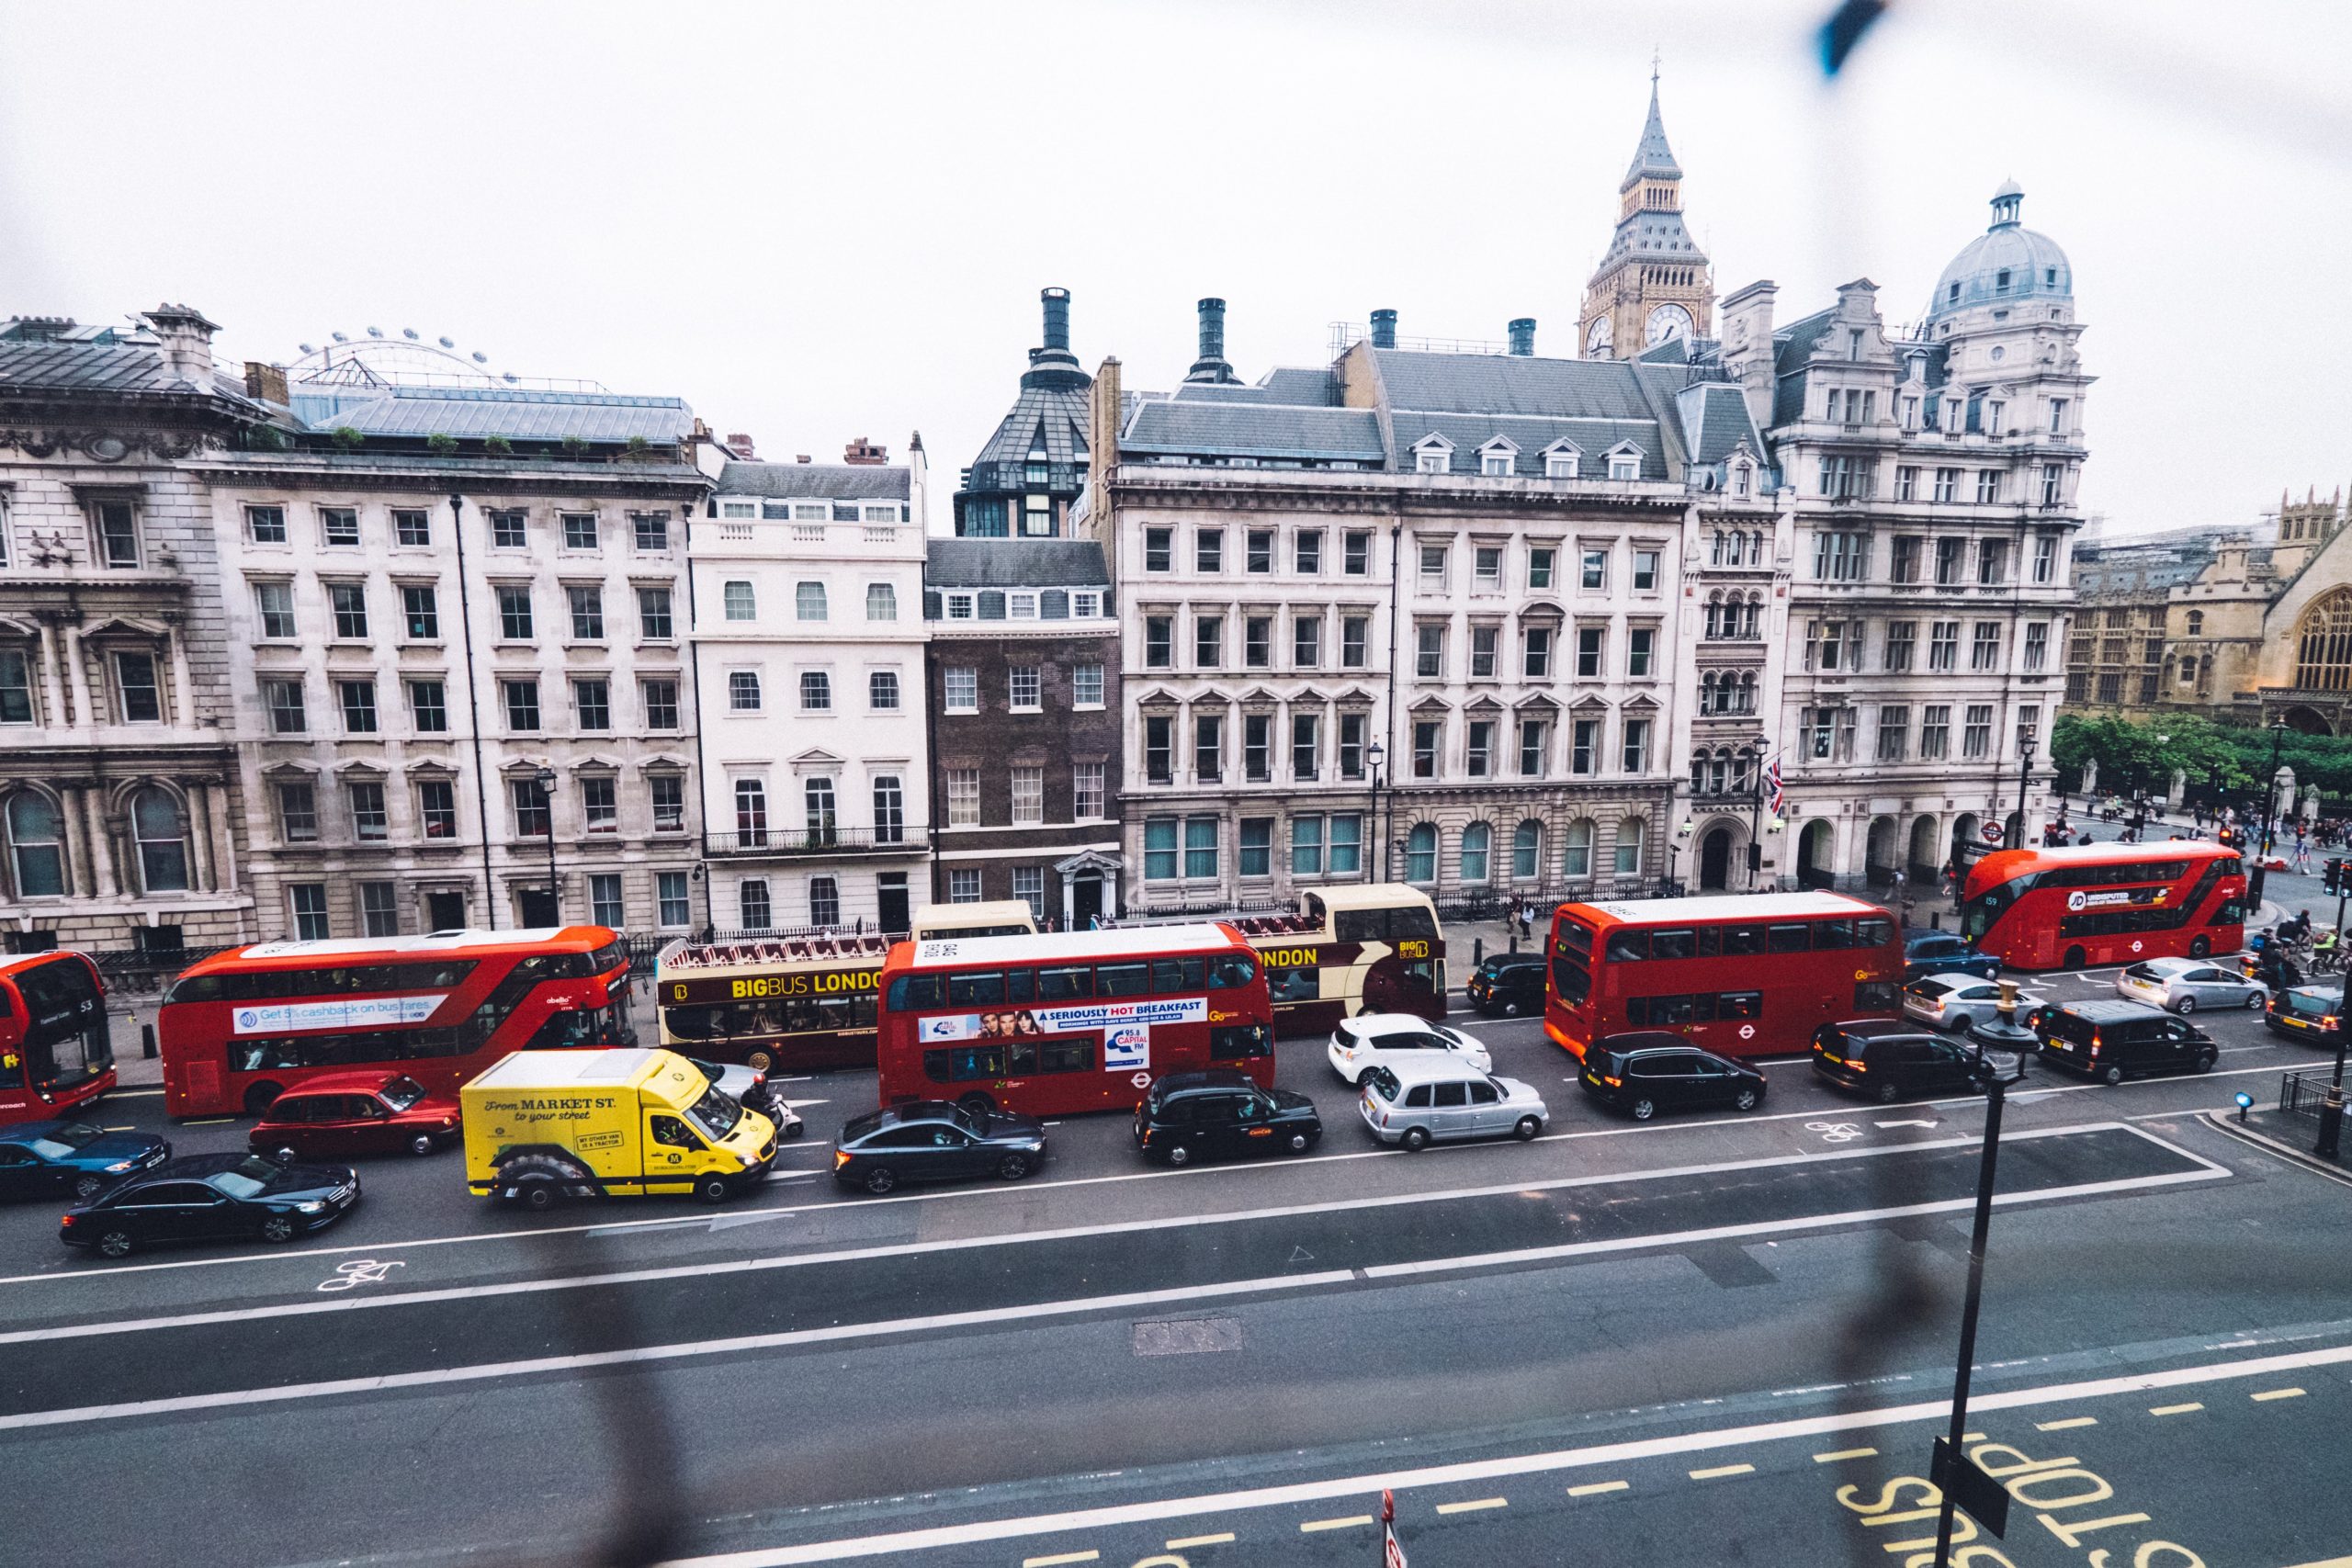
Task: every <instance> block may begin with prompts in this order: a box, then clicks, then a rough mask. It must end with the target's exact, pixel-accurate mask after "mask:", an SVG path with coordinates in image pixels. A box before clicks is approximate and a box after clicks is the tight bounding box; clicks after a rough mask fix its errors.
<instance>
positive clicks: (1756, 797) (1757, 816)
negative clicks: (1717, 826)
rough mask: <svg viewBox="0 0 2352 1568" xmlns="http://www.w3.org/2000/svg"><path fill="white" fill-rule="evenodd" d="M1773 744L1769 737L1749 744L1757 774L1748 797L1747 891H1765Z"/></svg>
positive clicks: (1761, 736) (1759, 738)
mask: <svg viewBox="0 0 2352 1568" xmlns="http://www.w3.org/2000/svg"><path fill="white" fill-rule="evenodd" d="M1771 744H1772V738H1771V737H1770V736H1769V735H1759V736H1758V737H1757V738H1756V739H1753V740H1751V741H1749V742H1748V745H1749V746H1750V747H1751V748H1752V749H1753V750H1755V752H1756V773H1755V775H1754V777H1752V778H1751V779H1749V781H1748V783H1749V784H1751V785H1752V786H1753V789H1752V792H1751V793H1750V795H1749V796H1748V807H1749V811H1748V815H1747V890H1748V891H1749V892H1750V893H1758V892H1761V891H1762V890H1763V886H1762V885H1763V881H1764V764H1765V757H1766V751H1767V748H1769V747H1770V745H1771Z"/></svg>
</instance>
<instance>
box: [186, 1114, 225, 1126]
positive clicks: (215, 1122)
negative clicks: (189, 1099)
mask: <svg viewBox="0 0 2352 1568" xmlns="http://www.w3.org/2000/svg"><path fill="white" fill-rule="evenodd" d="M235 1120H236V1118H235V1117H234V1116H208V1117H206V1118H205V1119H204V1120H203V1121H201V1122H181V1123H180V1125H181V1126H183V1127H226V1126H227V1125H228V1124H229V1123H230V1122H234V1121H235Z"/></svg>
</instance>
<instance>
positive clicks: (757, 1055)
mask: <svg viewBox="0 0 2352 1568" xmlns="http://www.w3.org/2000/svg"><path fill="white" fill-rule="evenodd" d="M743 1065H744V1066H747V1067H749V1068H751V1069H752V1071H753V1072H755V1073H772V1072H774V1071H775V1053H774V1052H771V1051H754V1052H752V1054H751V1055H748V1056H746V1057H744V1058H743Z"/></svg>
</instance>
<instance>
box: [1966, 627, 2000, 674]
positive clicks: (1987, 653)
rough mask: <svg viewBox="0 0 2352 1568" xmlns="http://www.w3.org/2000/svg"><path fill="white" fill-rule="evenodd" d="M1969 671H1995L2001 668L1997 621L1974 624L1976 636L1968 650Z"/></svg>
mask: <svg viewBox="0 0 2352 1568" xmlns="http://www.w3.org/2000/svg"><path fill="white" fill-rule="evenodd" d="M1968 667H1969V668H1970V669H1971V670H1997V669H1999V668H2000V667H2001V624H2000V623H1999V622H1998V621H1979V622H1977V623H1976V636H1975V638H1974V640H1973V641H1972V642H1971V643H1970V644H1969V648H1968Z"/></svg>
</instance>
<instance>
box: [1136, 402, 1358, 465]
mask: <svg viewBox="0 0 2352 1568" xmlns="http://www.w3.org/2000/svg"><path fill="white" fill-rule="evenodd" d="M1119 445H1120V446H1121V447H1122V448H1123V450H1124V451H1125V452H1131V453H1136V454H1139V455H1142V456H1151V455H1154V454H1157V453H1162V452H1165V453H1170V454H1182V455H1184V456H1188V457H1288V458H1297V459H1300V460H1302V461H1304V460H1308V459H1315V460H1322V461H1351V462H1358V463H1374V464H1378V463H1382V462H1385V460H1386V458H1387V456H1388V451H1387V448H1386V447H1385V446H1383V445H1382V444H1381V440H1380V419H1379V416H1378V415H1377V414H1375V413H1374V412H1373V411H1372V410H1370V409H1335V408H1300V407H1296V406H1294V405H1288V404H1277V403H1237V402H1232V401H1230V400H1217V401H1200V400H1193V399H1186V400H1182V401H1179V400H1170V399H1161V400H1154V401H1148V402H1143V403H1139V404H1137V405H1136V410H1135V412H1134V414H1133V415H1132V416H1131V417H1130V418H1129V419H1128V421H1127V428H1126V431H1125V434H1123V435H1121V436H1120V438H1119Z"/></svg>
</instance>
